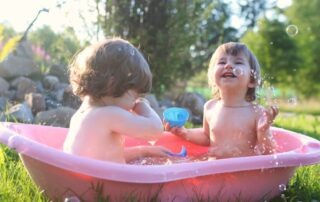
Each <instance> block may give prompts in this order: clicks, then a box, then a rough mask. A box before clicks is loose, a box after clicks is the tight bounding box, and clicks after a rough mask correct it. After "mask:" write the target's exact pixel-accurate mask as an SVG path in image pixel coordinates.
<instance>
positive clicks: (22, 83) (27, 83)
mask: <svg viewBox="0 0 320 202" xmlns="http://www.w3.org/2000/svg"><path fill="white" fill-rule="evenodd" d="M11 86H13V87H15V88H16V89H17V91H16V99H17V100H24V97H25V95H26V94H28V93H36V92H37V87H36V83H35V82H33V81H32V80H31V79H29V78H27V77H18V78H16V79H14V80H13V81H12V82H11Z"/></svg>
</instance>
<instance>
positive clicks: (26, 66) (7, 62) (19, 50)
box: [0, 41, 39, 78]
mask: <svg viewBox="0 0 320 202" xmlns="http://www.w3.org/2000/svg"><path fill="white" fill-rule="evenodd" d="M35 72H39V67H38V66H37V65H36V63H35V61H34V59H33V53H32V49H31V46H30V44H29V43H28V42H27V41H21V42H20V43H19V44H18V45H17V47H16V49H15V50H13V51H12V52H11V53H9V55H8V56H7V58H5V59H4V60H3V61H2V62H1V63H0V76H1V77H3V78H13V77H18V76H29V75H31V74H33V73H35Z"/></svg>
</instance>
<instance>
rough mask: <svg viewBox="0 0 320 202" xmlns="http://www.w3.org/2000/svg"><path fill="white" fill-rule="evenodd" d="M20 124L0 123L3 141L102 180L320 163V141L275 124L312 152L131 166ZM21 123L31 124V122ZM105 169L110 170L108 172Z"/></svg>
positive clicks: (163, 178)
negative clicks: (29, 133)
mask: <svg viewBox="0 0 320 202" xmlns="http://www.w3.org/2000/svg"><path fill="white" fill-rule="evenodd" d="M17 124H18V125H21V123H8V122H5V124H3V123H2V124H0V125H2V126H5V127H7V130H5V131H2V132H1V133H0V143H3V144H5V145H7V146H8V147H10V148H11V149H14V150H15V151H16V152H18V153H19V154H23V155H27V156H29V157H31V158H33V159H36V160H38V161H41V162H43V163H46V164H49V165H52V166H55V167H59V168H62V169H65V170H68V171H71V172H75V173H80V174H83V175H87V176H91V177H95V178H99V179H105V180H113V181H120V182H131V183H165V182H171V181H176V180H182V179H186V178H193V177H199V176H206V175H212V174H220V173H230V172H239V171H247V170H260V169H269V168H281V167H298V166H306V165H312V164H317V163H319V162H320V148H318V147H316V148H314V147H313V146H314V145H315V144H316V145H320V142H319V141H317V140H316V139H314V138H311V137H308V136H305V135H302V134H299V133H296V132H293V131H289V130H286V129H282V128H277V127H272V130H274V131H280V132H284V133H289V134H290V135H293V136H298V137H299V139H301V141H302V140H303V141H304V146H307V147H308V145H311V146H312V147H311V152H308V153H302V152H300V150H294V151H289V152H283V153H277V154H276V155H274V154H271V155H262V156H249V157H238V158H229V159H220V160H216V161H202V162H193V163H180V164H172V165H165V166H164V165H148V166H146V165H128V164H119V163H113V162H106V161H100V160H95V159H89V158H86V157H81V156H75V155H71V154H67V153H64V152H63V151H61V150H58V149H55V148H51V147H49V146H46V145H44V144H41V143H39V142H36V141H34V140H32V139H29V138H27V137H24V136H21V135H19V134H17V133H16V132H14V131H12V130H10V129H8V126H10V127H12V126H14V125H17ZM22 125H24V126H28V125H31V124H22ZM33 126H35V125H33ZM36 126H39V127H49V128H51V127H52V126H42V125H36ZM52 128H59V127H52ZM26 145H28V147H26ZM30 148H31V149H30ZM309 149H310V148H309ZM44 151H46V152H44ZM297 162H299V163H297ZM106 170H107V171H108V172H106Z"/></svg>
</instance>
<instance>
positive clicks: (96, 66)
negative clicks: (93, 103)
mask: <svg viewBox="0 0 320 202" xmlns="http://www.w3.org/2000/svg"><path fill="white" fill-rule="evenodd" d="M69 73H70V74H69V79H70V83H71V86H72V89H73V92H74V94H75V95H78V96H79V97H83V96H85V95H89V96H91V97H92V98H93V99H100V98H102V97H104V96H113V97H120V96H122V95H123V94H124V93H125V92H126V91H127V90H130V89H133V90H136V91H137V92H138V93H147V92H149V91H150V90H151V86H152V74H151V71H150V68H149V65H148V63H147V61H146V60H145V58H144V57H143V55H142V54H141V53H140V52H139V50H138V49H137V48H135V47H134V46H133V45H132V44H130V43H129V42H128V41H126V40H123V39H121V38H112V39H106V40H104V41H102V42H98V43H96V44H93V45H91V46H89V47H87V48H85V49H84V50H82V51H80V52H79V53H78V54H76V55H75V57H74V58H73V60H72V62H71V64H70V66H69Z"/></svg>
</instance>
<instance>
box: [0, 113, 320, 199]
mask: <svg viewBox="0 0 320 202" xmlns="http://www.w3.org/2000/svg"><path fill="white" fill-rule="evenodd" d="M280 110H281V109H280ZM275 126H278V127H282V128H286V129H289V130H292V131H296V132H300V133H303V134H306V135H309V136H312V137H314V138H316V139H319V140H320V116H318V115H306V114H303V113H302V114H292V113H281V114H280V115H279V116H278V117H277V119H276V121H275ZM319 182H320V164H317V165H312V166H304V167H300V168H298V169H297V171H296V174H295V175H294V177H293V178H292V179H291V181H290V183H289V184H288V185H287V186H286V187H282V188H281V189H282V190H284V191H283V193H282V194H281V195H280V196H278V197H276V198H275V199H273V200H272V201H275V202H277V201H285V202H286V201H303V202H304V201H306V202H307V201H313V202H317V201H318V202H319V201H320V183H319ZM0 201H3V202H6V201H8V202H11V201H32V202H33V201H49V200H48V199H47V198H46V197H44V196H43V195H42V194H41V191H40V190H38V189H37V188H36V186H35V185H34V184H33V183H32V181H31V179H30V178H29V177H28V175H27V172H26V170H25V169H24V167H23V165H22V163H21V161H20V160H19V157H18V155H17V154H16V153H15V152H14V151H13V150H11V149H8V148H7V147H5V146H3V145H0ZM131 201H135V200H134V199H133V200H131Z"/></svg>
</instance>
